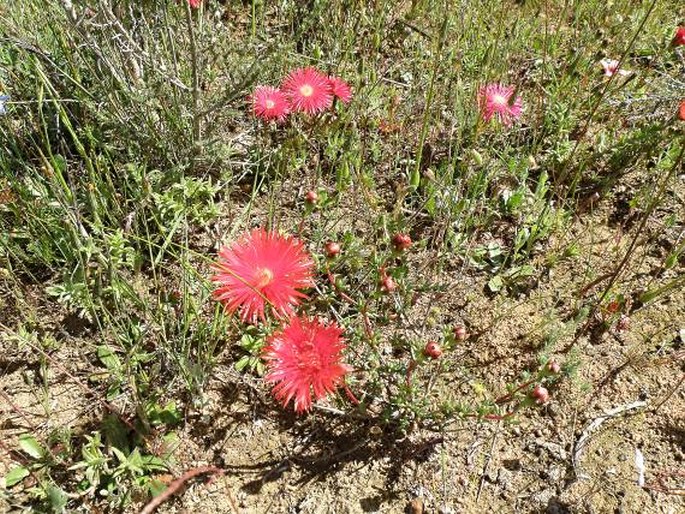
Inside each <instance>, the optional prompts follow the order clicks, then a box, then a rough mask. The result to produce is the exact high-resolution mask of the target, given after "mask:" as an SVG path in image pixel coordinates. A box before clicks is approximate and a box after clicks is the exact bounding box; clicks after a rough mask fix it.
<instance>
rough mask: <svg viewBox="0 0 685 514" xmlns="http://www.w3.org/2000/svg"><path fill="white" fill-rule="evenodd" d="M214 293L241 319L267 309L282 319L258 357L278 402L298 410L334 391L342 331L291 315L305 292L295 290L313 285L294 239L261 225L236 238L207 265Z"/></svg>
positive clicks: (340, 376)
mask: <svg viewBox="0 0 685 514" xmlns="http://www.w3.org/2000/svg"><path fill="white" fill-rule="evenodd" d="M213 268H214V270H215V272H216V274H215V275H214V276H213V277H212V282H214V283H215V284H216V289H215V291H214V296H215V298H216V299H217V300H219V301H220V302H222V303H223V304H224V306H225V308H226V310H227V311H228V312H229V313H234V312H238V311H239V312H240V317H241V319H242V320H243V321H245V322H251V323H256V322H257V321H265V320H266V313H267V310H268V311H270V312H271V313H273V314H274V316H276V317H277V318H278V319H282V320H285V321H284V326H283V328H282V329H281V330H279V331H277V332H276V333H274V334H273V335H272V336H271V337H270V338H269V340H268V344H267V346H266V348H265V349H264V352H263V358H264V360H265V361H266V363H267V367H268V369H269V372H268V374H267V375H266V377H265V380H266V381H267V382H269V383H272V384H274V386H273V394H274V397H275V398H276V399H277V400H279V401H280V402H281V403H282V404H283V406H284V407H285V406H287V405H288V404H289V403H290V402H291V401H292V402H293V405H294V408H295V412H297V413H302V412H305V411H308V410H310V409H311V407H312V401H313V399H314V400H319V399H321V398H323V397H324V396H326V395H327V394H329V393H332V392H333V391H335V389H336V388H337V387H338V386H340V385H341V384H342V383H343V381H344V376H345V374H346V373H347V372H348V371H349V368H348V367H347V366H346V365H344V364H342V362H341V361H342V351H343V350H344V349H345V344H344V341H343V339H342V330H341V329H340V328H339V327H338V326H337V325H336V324H335V323H332V324H329V325H327V324H325V323H323V322H321V321H319V320H317V319H309V318H306V317H292V316H293V315H294V309H295V307H296V306H297V305H298V304H299V303H300V301H301V300H303V299H306V298H307V296H306V295H305V294H304V293H302V292H301V291H300V290H301V289H305V288H307V287H311V286H313V285H314V282H313V268H314V261H313V259H312V258H311V256H310V255H309V253H308V252H307V250H306V249H305V248H304V245H303V243H302V242H301V241H299V240H297V239H296V238H293V237H289V236H283V235H281V234H279V233H277V232H274V231H266V230H264V229H263V228H259V229H255V230H252V231H251V232H247V233H246V234H243V235H242V236H241V237H239V238H238V239H237V240H236V241H235V242H234V243H233V244H232V245H230V246H224V247H223V248H221V249H220V250H219V260H218V262H217V263H215V264H214V266H213ZM267 308H268V309H267Z"/></svg>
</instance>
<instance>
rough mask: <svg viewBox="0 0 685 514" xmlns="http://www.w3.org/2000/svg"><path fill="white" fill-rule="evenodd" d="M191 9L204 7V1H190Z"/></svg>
mask: <svg viewBox="0 0 685 514" xmlns="http://www.w3.org/2000/svg"><path fill="white" fill-rule="evenodd" d="M188 3H189V4H190V7H192V8H193V9H197V8H199V7H200V6H201V5H202V0H188Z"/></svg>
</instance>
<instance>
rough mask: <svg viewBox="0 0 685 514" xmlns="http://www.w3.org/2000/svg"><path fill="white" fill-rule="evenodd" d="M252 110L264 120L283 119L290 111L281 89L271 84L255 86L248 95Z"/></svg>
mask: <svg viewBox="0 0 685 514" xmlns="http://www.w3.org/2000/svg"><path fill="white" fill-rule="evenodd" d="M250 101H251V102H252V112H253V113H254V115H255V116H257V117H258V118H262V119H264V120H276V121H283V120H284V119H285V117H286V116H287V115H288V114H289V113H290V106H289V105H288V99H287V98H286V97H285V95H284V94H283V91H281V90H280V89H277V88H275V87H271V86H257V88H256V89H255V90H254V93H252V95H251V96H250Z"/></svg>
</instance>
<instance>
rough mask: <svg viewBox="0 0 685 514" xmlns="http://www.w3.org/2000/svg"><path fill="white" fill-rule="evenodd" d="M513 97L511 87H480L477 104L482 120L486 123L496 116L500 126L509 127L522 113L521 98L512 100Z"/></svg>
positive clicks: (495, 85) (489, 85)
mask: <svg viewBox="0 0 685 514" xmlns="http://www.w3.org/2000/svg"><path fill="white" fill-rule="evenodd" d="M513 95H514V88H513V87H512V86H503V85H501V84H488V85H487V86H483V87H481V88H480V90H479V91H478V104H479V106H480V112H481V116H482V117H483V120H485V122H486V123H487V122H489V121H490V120H491V119H492V117H493V116H495V115H496V116H497V118H498V119H499V121H500V122H501V123H502V124H504V125H506V126H509V125H511V122H512V120H514V119H518V118H519V117H520V116H521V113H522V112H523V102H522V100H521V97H519V96H517V97H515V98H512V97H513Z"/></svg>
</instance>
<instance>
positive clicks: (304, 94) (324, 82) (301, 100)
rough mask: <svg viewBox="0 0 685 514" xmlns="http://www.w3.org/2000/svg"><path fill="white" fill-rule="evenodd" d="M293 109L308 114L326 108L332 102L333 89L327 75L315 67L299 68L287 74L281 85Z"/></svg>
mask: <svg viewBox="0 0 685 514" xmlns="http://www.w3.org/2000/svg"><path fill="white" fill-rule="evenodd" d="M281 88H282V89H283V92H284V93H285V94H286V96H287V97H288V100H289V101H290V107H291V108H292V110H293V111H304V112H306V113H309V114H315V113H317V112H321V111H324V110H326V109H328V108H329V107H330V106H331V105H332V104H333V89H332V87H331V83H330V82H329V80H328V77H326V75H324V74H323V73H321V72H320V71H319V70H317V69H316V68H299V69H297V70H295V71H293V72H291V73H290V75H288V76H287V77H286V78H285V80H284V81H283V85H282V86H281Z"/></svg>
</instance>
